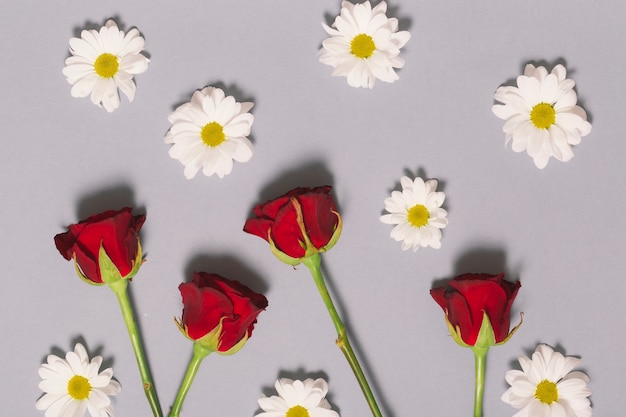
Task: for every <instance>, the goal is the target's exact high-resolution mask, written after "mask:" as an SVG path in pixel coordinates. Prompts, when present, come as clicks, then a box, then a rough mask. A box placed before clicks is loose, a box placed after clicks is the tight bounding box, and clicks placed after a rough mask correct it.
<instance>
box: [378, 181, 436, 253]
mask: <svg viewBox="0 0 626 417" xmlns="http://www.w3.org/2000/svg"><path fill="white" fill-rule="evenodd" d="M400 184H401V185H402V191H393V192H392V193H391V197H387V198H386V199H385V210H386V211H388V212H389V213H390V214H385V215H383V216H381V217H380V221H381V222H383V223H386V224H395V225H396V226H395V227H394V228H393V229H392V230H391V237H392V238H394V239H395V240H396V241H398V242H400V241H402V250H408V249H409V248H413V252H415V251H417V250H418V249H419V248H420V246H421V247H427V246H430V247H433V248H435V249H439V248H440V247H441V229H443V228H445V227H446V225H447V224H448V219H447V218H446V216H447V215H448V212H447V211H446V210H444V209H442V208H441V205H442V204H443V200H444V199H445V198H446V195H445V194H444V193H443V192H442V191H436V190H437V180H427V181H424V180H423V179H421V178H420V177H417V178H415V180H411V179H410V178H409V177H402V178H401V179H400Z"/></svg>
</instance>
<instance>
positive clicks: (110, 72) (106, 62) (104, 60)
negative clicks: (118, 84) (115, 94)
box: [93, 53, 120, 78]
mask: <svg viewBox="0 0 626 417" xmlns="http://www.w3.org/2000/svg"><path fill="white" fill-rule="evenodd" d="M93 67H94V69H95V70H96V74H98V75H99V76H101V77H102V78H112V77H113V76H114V75H115V74H117V70H118V69H119V68H120V63H119V61H118V60H117V57H116V56H115V55H113V54H109V53H104V54H102V55H100V56H99V57H98V58H96V62H94V63H93Z"/></svg>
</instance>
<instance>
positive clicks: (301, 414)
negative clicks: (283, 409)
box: [285, 405, 309, 417]
mask: <svg viewBox="0 0 626 417" xmlns="http://www.w3.org/2000/svg"><path fill="white" fill-rule="evenodd" d="M285 417H309V410H307V409H306V408H304V407H302V406H301V405H294V406H293V407H291V408H290V409H289V410H287V414H285Z"/></svg>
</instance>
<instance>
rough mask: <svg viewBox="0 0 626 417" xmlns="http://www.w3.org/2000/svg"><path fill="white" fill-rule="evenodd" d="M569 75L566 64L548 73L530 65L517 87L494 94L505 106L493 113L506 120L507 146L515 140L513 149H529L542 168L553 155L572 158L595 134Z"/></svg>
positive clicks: (494, 109)
mask: <svg viewBox="0 0 626 417" xmlns="http://www.w3.org/2000/svg"><path fill="white" fill-rule="evenodd" d="M565 75H566V71H565V67H564V66H563V65H557V66H555V67H554V69H553V70H552V72H551V73H550V74H548V70H546V69H545V68H544V67H535V66H534V65H532V64H528V65H526V68H525V69H524V75H520V76H519V77H517V87H513V86H503V87H499V88H498V89H497V90H496V92H495V94H494V98H495V99H496V101H499V102H500V103H503V104H496V105H494V106H493V112H494V113H495V115H496V116H498V117H499V118H500V119H503V120H506V123H504V127H503V128H502V130H503V131H504V133H505V138H506V142H505V143H507V144H508V143H509V141H511V140H513V145H512V146H513V150H514V151H515V152H522V151H524V150H526V152H527V153H528V155H530V156H531V157H532V158H533V160H534V162H535V165H536V166H537V168H539V169H543V168H544V167H545V166H546V165H547V164H548V160H549V159H550V157H551V156H553V157H554V158H556V159H557V160H559V161H562V162H566V161H569V160H570V159H572V157H573V156H574V154H573V153H572V147H571V145H578V144H579V143H580V140H581V137H582V136H586V135H588V134H589V133H590V132H591V124H590V123H589V122H587V113H585V110H583V108H582V107H580V106H577V105H576V102H577V100H578V99H577V97H576V92H575V91H574V84H575V83H574V80H571V79H568V78H565Z"/></svg>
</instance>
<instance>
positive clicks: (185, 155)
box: [165, 87, 254, 178]
mask: <svg viewBox="0 0 626 417" xmlns="http://www.w3.org/2000/svg"><path fill="white" fill-rule="evenodd" d="M253 105H254V104H253V103H249V102H244V103H238V102H236V101H235V99H234V98H233V97H232V96H225V94H224V91H222V90H221V89H219V88H216V87H205V88H204V89H202V90H200V91H196V92H195V93H193V95H192V97H191V101H190V102H189V103H185V104H183V105H181V106H180V107H178V108H177V109H176V110H174V112H173V113H171V114H170V115H169V117H168V120H169V121H170V123H171V124H172V127H171V128H170V130H169V132H168V133H167V135H166V136H165V143H172V144H173V146H172V147H171V148H170V150H169V154H170V156H171V157H172V158H174V159H178V160H179V161H180V162H181V163H182V164H183V165H185V177H187V178H193V177H194V176H195V175H196V173H197V172H198V170H199V169H200V168H202V172H203V173H204V175H206V176H211V175H213V174H217V176H218V177H220V178H223V177H224V175H227V174H230V172H231V171H232V169H233V159H234V160H235V161H237V162H248V161H249V160H250V158H251V157H252V153H253V150H254V148H253V147H252V143H251V142H250V140H249V139H248V138H247V137H246V136H248V135H249V134H250V128H251V127H252V122H253V121H254V116H253V115H252V114H250V113H248V112H249V111H250V109H251V108H252V106H253Z"/></svg>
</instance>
